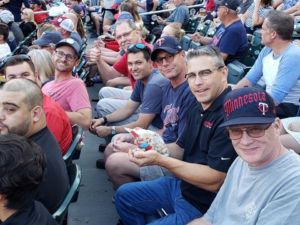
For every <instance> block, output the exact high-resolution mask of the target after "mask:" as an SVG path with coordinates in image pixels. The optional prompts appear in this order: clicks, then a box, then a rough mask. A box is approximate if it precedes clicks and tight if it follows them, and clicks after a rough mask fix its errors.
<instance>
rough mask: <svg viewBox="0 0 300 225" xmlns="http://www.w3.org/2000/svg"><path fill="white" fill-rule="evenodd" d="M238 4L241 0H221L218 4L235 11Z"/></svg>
mask: <svg viewBox="0 0 300 225" xmlns="http://www.w3.org/2000/svg"><path fill="white" fill-rule="evenodd" d="M240 4H241V2H240V1H239V0H221V1H220V2H219V4H218V5H219V6H225V7H227V8H228V9H231V10H233V11H236V10H237V8H238V7H239V6H240Z"/></svg>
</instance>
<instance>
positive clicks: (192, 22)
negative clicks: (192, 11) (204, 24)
mask: <svg viewBox="0 0 300 225" xmlns="http://www.w3.org/2000/svg"><path fill="white" fill-rule="evenodd" d="M200 19H201V18H200V17H197V16H194V17H192V18H190V19H189V22H188V25H187V26H186V27H187V28H186V29H185V33H187V34H193V33H195V32H196V30H197V27H198V25H199V23H200Z"/></svg>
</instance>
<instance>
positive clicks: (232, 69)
mask: <svg viewBox="0 0 300 225" xmlns="http://www.w3.org/2000/svg"><path fill="white" fill-rule="evenodd" d="M227 68H228V77H227V81H228V83H229V84H236V83H238V82H239V81H240V80H241V79H242V78H243V77H244V76H245V75H246V71H247V69H248V67H247V66H246V65H244V64H243V63H241V62H239V61H237V60H235V61H233V62H231V63H229V64H228V65H227Z"/></svg>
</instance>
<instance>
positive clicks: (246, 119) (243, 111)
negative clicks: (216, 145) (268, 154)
mask: <svg viewBox="0 0 300 225" xmlns="http://www.w3.org/2000/svg"><path fill="white" fill-rule="evenodd" d="M223 110H224V122H223V123H222V124H221V125H220V127H227V126H233V125H245V124H270V123H273V122H274V120H275V118H276V109H275V103H274V101H273V99H272V97H271V96H270V95H269V94H268V93H267V92H266V91H263V90H260V89H257V88H254V87H245V88H240V89H236V90H233V91H231V92H229V93H228V94H227V95H226V96H225V99H224V105H223Z"/></svg>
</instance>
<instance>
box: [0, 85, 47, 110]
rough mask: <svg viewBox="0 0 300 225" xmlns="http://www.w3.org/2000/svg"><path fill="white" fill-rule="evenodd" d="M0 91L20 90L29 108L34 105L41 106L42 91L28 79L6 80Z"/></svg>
mask: <svg viewBox="0 0 300 225" xmlns="http://www.w3.org/2000/svg"><path fill="white" fill-rule="evenodd" d="M0 90H1V91H9V92H17V93H19V92H21V93H23V94H24V95H25V99H24V101H25V103H26V105H27V107H28V109H29V110H31V109H33V108H34V107H36V106H41V107H43V93H42V91H41V88H40V87H39V86H38V85H37V84H36V83H35V82H33V81H32V80H29V79H12V80H10V81H7V82H6V83H5V84H4V85H3V86H2V88H1V89H0Z"/></svg>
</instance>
